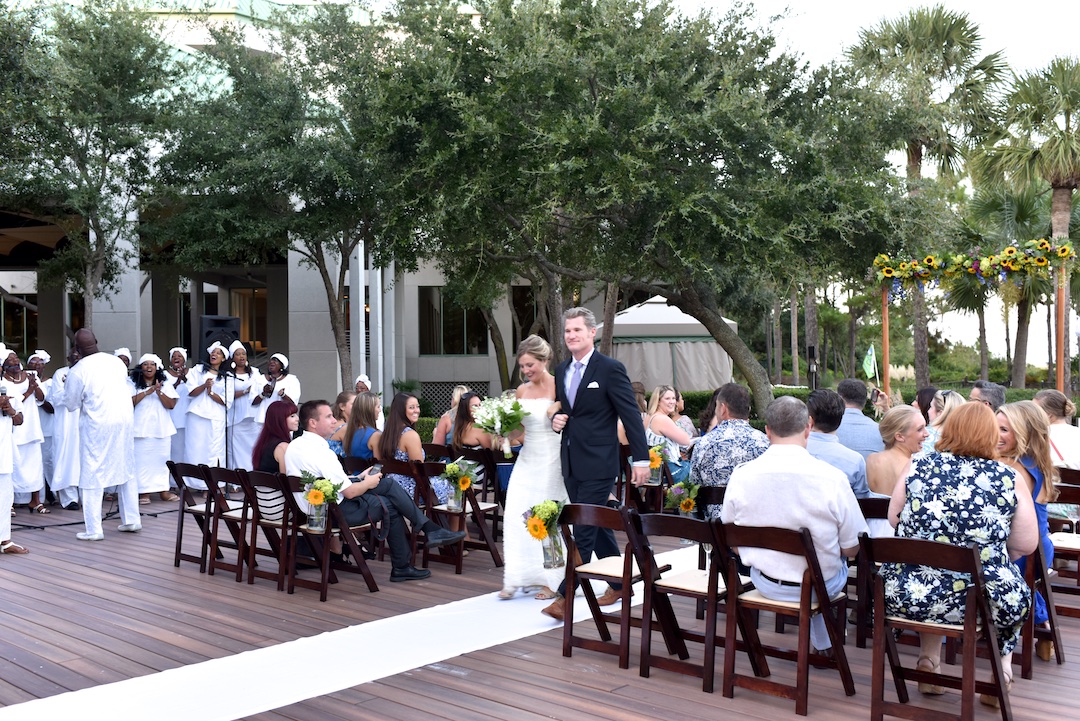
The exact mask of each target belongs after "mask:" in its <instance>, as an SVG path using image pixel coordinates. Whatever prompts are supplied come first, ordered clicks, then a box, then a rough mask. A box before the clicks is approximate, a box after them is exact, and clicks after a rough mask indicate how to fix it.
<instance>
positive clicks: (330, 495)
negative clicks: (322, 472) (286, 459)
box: [300, 471, 342, 506]
mask: <svg viewBox="0 0 1080 721" xmlns="http://www.w3.org/2000/svg"><path fill="white" fill-rule="evenodd" d="M300 477H301V478H302V479H304V483H305V484H307V489H306V490H305V491H304V496H303V497H304V500H305V501H307V502H308V504H309V505H312V506H321V505H323V504H324V503H327V502H331V501H332V502H334V503H337V502H338V496H339V494H340V492H341V486H342V484H341V483H334V482H332V481H331V480H329V479H328V478H316V477H315V476H314V474H312V473H310V472H308V471H301V472H300Z"/></svg>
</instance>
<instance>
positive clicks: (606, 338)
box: [600, 283, 619, 356]
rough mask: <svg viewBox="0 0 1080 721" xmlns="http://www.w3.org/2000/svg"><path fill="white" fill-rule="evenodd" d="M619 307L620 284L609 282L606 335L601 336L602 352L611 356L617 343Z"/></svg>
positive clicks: (605, 312)
mask: <svg viewBox="0 0 1080 721" xmlns="http://www.w3.org/2000/svg"><path fill="white" fill-rule="evenodd" d="M618 307H619V284H618V283H608V284H607V290H606V292H605V293H604V335H603V336H602V337H601V338H600V352H601V353H602V354H603V355H606V356H611V355H613V353H612V347H613V346H614V345H615V338H614V336H615V310H616V309H617V308H618Z"/></svg>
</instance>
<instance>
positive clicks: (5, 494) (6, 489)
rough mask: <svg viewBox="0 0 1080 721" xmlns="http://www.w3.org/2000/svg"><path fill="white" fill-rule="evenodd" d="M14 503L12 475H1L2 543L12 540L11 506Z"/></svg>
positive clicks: (0, 538)
mask: <svg viewBox="0 0 1080 721" xmlns="http://www.w3.org/2000/svg"><path fill="white" fill-rule="evenodd" d="M14 501H15V493H14V491H12V485H11V474H10V473H0V541H10V540H11V504H12V503H13V502H14Z"/></svg>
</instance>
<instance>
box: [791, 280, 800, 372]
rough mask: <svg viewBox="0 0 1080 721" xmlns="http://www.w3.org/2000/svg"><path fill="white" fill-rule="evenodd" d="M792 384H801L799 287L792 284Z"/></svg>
mask: <svg viewBox="0 0 1080 721" xmlns="http://www.w3.org/2000/svg"><path fill="white" fill-rule="evenodd" d="M791 385H793V386H797V385H799V288H798V287H797V286H794V285H792V286H791Z"/></svg>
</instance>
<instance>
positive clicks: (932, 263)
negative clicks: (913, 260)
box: [923, 255, 937, 268]
mask: <svg viewBox="0 0 1080 721" xmlns="http://www.w3.org/2000/svg"><path fill="white" fill-rule="evenodd" d="M923 264H924V265H928V266H930V267H931V268H933V267H935V265H936V264H937V259H936V258H934V256H932V255H928V256H926V257H925V258H923Z"/></svg>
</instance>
